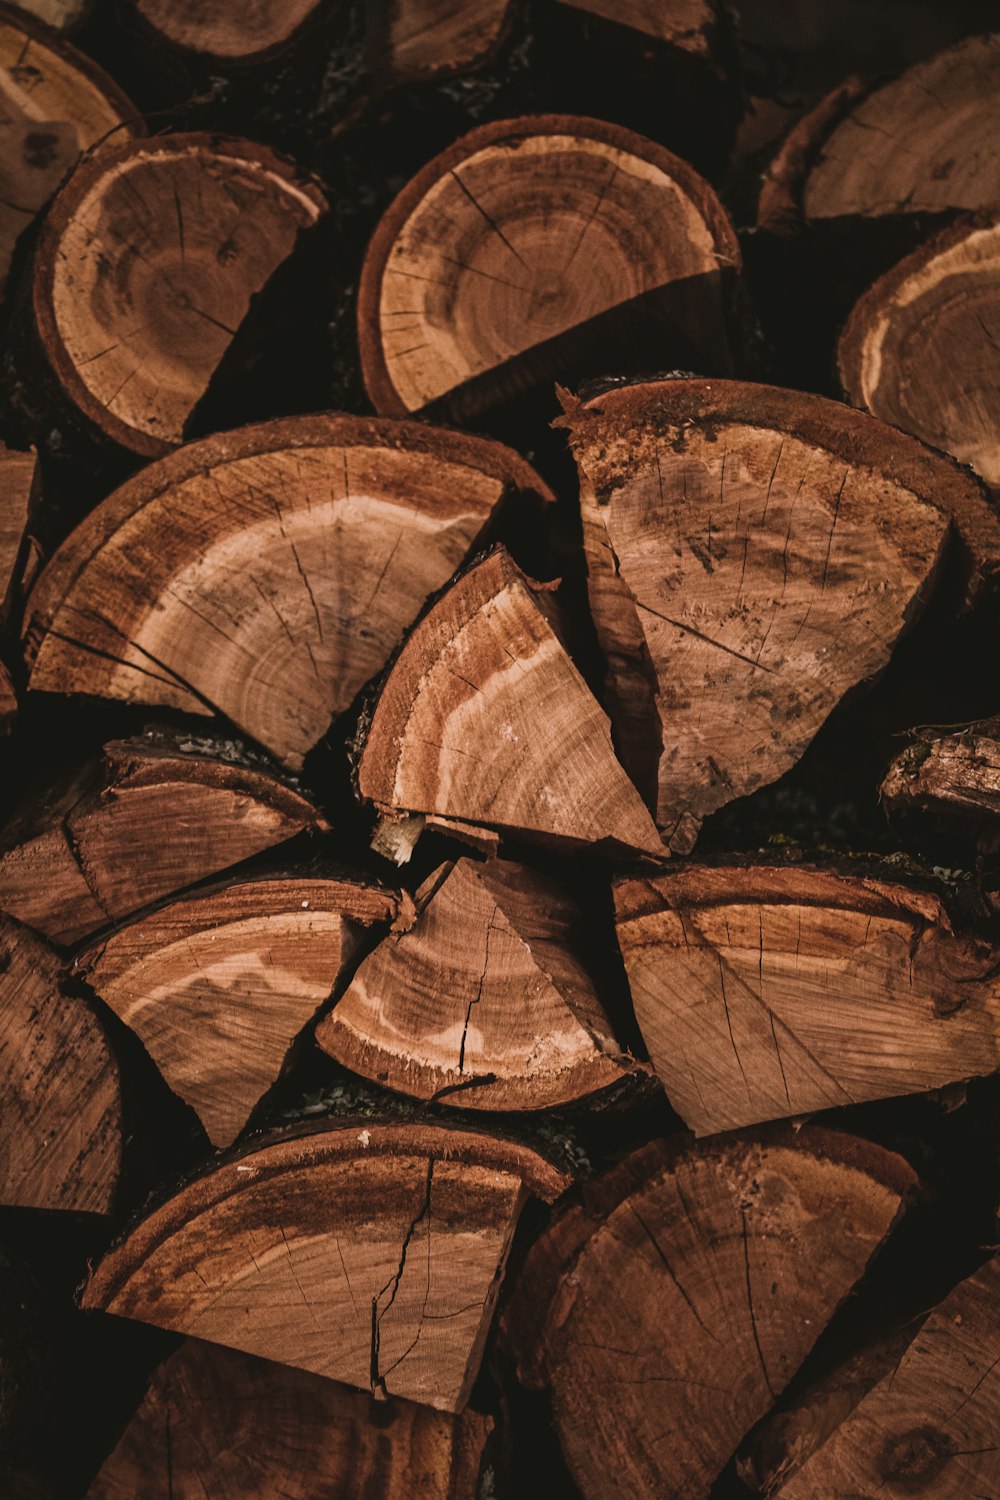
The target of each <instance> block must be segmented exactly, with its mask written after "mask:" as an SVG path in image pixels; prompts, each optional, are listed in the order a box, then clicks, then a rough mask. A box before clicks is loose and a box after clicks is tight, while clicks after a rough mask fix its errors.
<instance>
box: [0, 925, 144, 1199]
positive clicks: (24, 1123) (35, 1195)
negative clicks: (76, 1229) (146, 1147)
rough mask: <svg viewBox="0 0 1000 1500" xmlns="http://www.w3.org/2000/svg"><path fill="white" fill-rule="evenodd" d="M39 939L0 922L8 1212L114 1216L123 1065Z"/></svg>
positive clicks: (3, 1171) (0, 1151)
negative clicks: (39, 1210)
mask: <svg viewBox="0 0 1000 1500" xmlns="http://www.w3.org/2000/svg"><path fill="white" fill-rule="evenodd" d="M63 979H64V975H63V970H62V965H61V964H60V962H59V960H58V959H57V958H56V956H55V954H54V953H53V952H52V951H51V949H49V948H48V947H46V945H45V944H44V943H43V942H41V941H40V939H38V938H37V937H35V935H34V934H33V933H30V932H28V931H27V930H26V929H25V928H23V927H20V926H19V925H18V924H17V923H16V922H12V921H10V920H9V918H7V917H0V1204H2V1205H3V1206H4V1207H14V1208H46V1209H64V1210H69V1211H72V1212H75V1213H109V1212H110V1211H111V1208H112V1206H113V1203H114V1196H115V1190H116V1187H117V1184H118V1175H119V1172H120V1169H121V1155H122V1113H121V1096H120V1086H119V1076H118V1065H117V1063H116V1061H115V1059H114V1056H113V1054H112V1052H111V1050H110V1047H109V1045H108V1041H107V1038H106V1037H105V1034H104V1030H103V1027H102V1026H101V1024H100V1022H99V1021H98V1019H97V1017H96V1015H95V1014H94V1012H93V1011H92V1009H91V1008H90V1006H89V1005H88V1003H87V1001H86V1000H84V999H82V998H81V997H80V996H79V995H75V994H70V993H68V992H67V991H66V990H65V989H64V986H63Z"/></svg>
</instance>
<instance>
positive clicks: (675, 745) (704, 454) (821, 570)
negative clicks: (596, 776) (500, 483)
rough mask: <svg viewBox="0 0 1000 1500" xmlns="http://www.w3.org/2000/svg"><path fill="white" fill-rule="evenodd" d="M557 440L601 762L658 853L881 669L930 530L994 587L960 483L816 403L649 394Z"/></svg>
mask: <svg viewBox="0 0 1000 1500" xmlns="http://www.w3.org/2000/svg"><path fill="white" fill-rule="evenodd" d="M563 422H564V425H566V426H567V427H568V428H569V434H570V443H571V446H572V448H573V452H574V455H575V457H576V461H577V465H578V468H579V470H580V499H581V507H582V511H583V521H584V541H585V546H586V553H587V567H588V573H589V588H590V601H591V609H592V613H593V616H594V621H595V624H596V626H597V633H598V638H599V640H600V643H601V646H602V648H603V651H604V655H605V658H606V661H607V666H608V673H607V678H606V682H605V701H606V702H607V704H608V707H609V711H610V715H611V721H612V724H613V726H614V731H615V742H616V746H617V748H618V751H619V754H620V756H621V759H622V761H623V763H624V765H625V767H626V769H627V770H628V771H629V773H630V775H631V777H632V779H633V781H634V782H635V783H636V785H637V786H638V787H639V788H640V790H641V791H642V793H643V795H644V796H645V798H646V800H647V803H648V805H649V806H650V807H651V808H652V809H653V810H654V811H655V815H656V820H657V823H658V825H659V827H660V829H661V831H662V832H663V834H664V837H665V838H666V840H667V841H668V843H669V844H670V846H671V849H672V850H673V851H674V852H675V853H686V852H688V851H689V850H690V849H691V847H692V845H693V844H694V841H695V838H696V837H697V834H698V829H699V826H700V823H701V820H702V819H703V818H704V817H706V816H707V815H708V814H709V813H711V812H714V811H715V810H716V809H717V808H720V807H723V806H725V805H726V804H727V803H729V802H732V801H733V800H734V799H735V798H737V797H743V796H746V795H747V794H748V793H750V792H752V791H754V790H756V788H758V787H760V786H764V785H766V784H768V783H769V782H772V781H775V780H776V779H777V778H778V777H779V776H781V775H782V774H783V773H784V772H785V771H787V770H788V769H789V768H790V767H791V766H793V765H794V764H795V763H796V761H797V760H798V759H799V758H800V757H801V755H802V754H803V752H804V751H805V749H806V747H807V746H808V745H809V743H810V742H811V740H812V739H813V738H814V736H815V735H816V733H817V731H818V730H819V729H820V727H821V725H822V724H823V723H824V721H825V720H826V719H827V718H828V717H829V715H830V714H831V713H832V711H833V710H834V708H836V706H837V705H838V703H840V702H841V700H842V699H843V698H844V696H845V695H846V694H847V693H848V692H849V691H850V690H852V689H854V688H856V687H857V686H858V685H859V684H861V683H864V682H867V681H869V680H870V679H871V678H873V677H875V676H877V675H878V674H879V673H880V672H881V671H882V670H883V669H884V667H885V666H886V664H887V662H888V661H889V657H890V654H891V652H892V649H893V647H894V645H895V643H896V641H897V639H898V638H899V637H900V636H901V635H902V634H903V632H904V631H905V630H906V629H907V627H908V626H909V625H910V624H911V623H912V621H913V619H914V618H915V617H916V615H917V614H918V613H919V611H920V609H921V608H922V606H923V604H924V602H925V599H926V597H927V595H928V593H929V591H930V589H931V586H932V584H933V583H934V581H935V578H936V575H937V573H938V571H939V567H940V565H941V561H942V557H943V553H944V545H945V542H946V539H947V536H948V533H949V529H950V527H949V520H951V522H952V524H953V527H954V528H955V530H956V531H957V535H958V538H959V541H960V543H961V546H962V548H963V551H964V553H965V554H966V563H967V566H968V569H969V571H970V573H971V582H970V584H969V590H970V592H971V593H975V592H977V591H978V590H979V589H981V588H983V587H985V586H992V584H993V583H994V581H995V580H996V579H997V577H998V576H1000V521H998V519H997V517H996V515H995V514H994V513H993V511H992V510H991V509H990V508H989V507H988V505H987V503H986V500H985V497H984V496H983V494H982V493H981V489H980V487H979V486H978V485H977V483H976V482H975V480H973V479H972V478H971V477H970V476H968V475H966V474H964V473H963V472H962V471H961V470H960V469H958V468H957V466H955V465H953V464H951V463H949V462H948V461H947V460H945V459H943V458H941V457H940V456H938V455H936V454H934V453H931V452H930V451H929V450H927V449H925V448H923V447H922V446H921V445H920V444H918V443H916V442H915V441H914V440H913V439H911V438H909V437H907V436H905V435H904V434H901V433H898V432H896V431H895V430H894V429H892V428H889V427H885V426H883V425H882V424H881V423H878V422H874V421H873V420H872V419H871V418H869V417H866V416H862V415H861V414H859V413H854V412H851V411H850V410H849V409H847V408H845V407H842V406H840V405H837V404H835V403H833V402H830V401H825V400H823V399H822V398H820V397H818V396H808V395H802V394H800V393H798V392H792V391H779V390H776V389H773V388H771V387H767V386H750V385H744V384H742V383H737V382H725V381H713V382H712V383H710V384H709V383H708V382H704V381H694V380H667V381H651V382H647V383H645V384H637V385H632V386H626V387H622V388H617V389H612V390H608V391H606V392H604V393H603V394H600V395H597V396H594V397H593V398H592V399H590V400H588V401H586V402H584V403H582V404H578V405H574V406H572V407H571V408H570V409H569V411H568V413H567V415H566V416H565V417H564V419H563ZM963 565H965V564H963Z"/></svg>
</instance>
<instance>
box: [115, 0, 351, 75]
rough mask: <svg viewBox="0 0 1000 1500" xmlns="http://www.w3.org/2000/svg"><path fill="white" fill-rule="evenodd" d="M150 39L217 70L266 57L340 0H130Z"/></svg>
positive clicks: (273, 54) (279, 49)
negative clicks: (243, 0) (245, 0)
mask: <svg viewBox="0 0 1000 1500" xmlns="http://www.w3.org/2000/svg"><path fill="white" fill-rule="evenodd" d="M127 3H128V9H130V10H131V11H132V12H134V14H135V16H136V17H137V18H138V19H139V21H140V23H141V25H142V27H143V29H144V31H145V32H146V33H147V35H148V37H149V39H150V41H151V42H152V43H154V44H155V45H157V46H159V47H160V48H163V49H164V50H165V51H167V52H171V51H175V52H178V53H180V54H182V55H186V56H188V57H190V58H192V59H196V60H197V61H198V62H200V63H201V64H203V65H205V66H208V65H213V66H214V68H215V71H216V72H219V71H220V70H226V69H228V68H232V67H240V68H245V67H247V66H249V65H251V64H256V63H258V62H265V61H268V60H270V59H273V57H274V56H275V55H276V54H278V53H280V52H281V51H283V50H284V49H285V48H286V47H288V46H289V44H290V43H291V42H293V41H294V40H295V39H296V38H297V37H298V36H299V35H300V34H301V33H302V32H303V31H304V30H307V29H308V28H310V27H311V26H315V24H316V23H317V22H318V21H320V20H322V19H323V18H324V16H325V15H326V13H327V12H328V11H331V10H333V9H335V8H336V4H337V0H253V3H252V4H250V5H247V4H240V3H234V0H127Z"/></svg>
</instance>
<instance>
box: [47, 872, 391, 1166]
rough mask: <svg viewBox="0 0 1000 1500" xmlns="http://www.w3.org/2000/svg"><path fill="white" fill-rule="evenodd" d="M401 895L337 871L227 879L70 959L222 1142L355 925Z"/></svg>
mask: <svg viewBox="0 0 1000 1500" xmlns="http://www.w3.org/2000/svg"><path fill="white" fill-rule="evenodd" d="M400 905H401V902H400V897H399V896H398V894H397V893H395V892H392V891H388V890H380V889H379V888H378V887H376V886H372V885H365V884H364V883H362V882H361V881H359V880H352V879H346V878H331V877H325V878H324V877H322V876H305V875H269V876H267V877H263V878H258V879H255V880H229V881H226V882H225V883H222V884H219V885H215V886H212V887H210V888H208V889H204V890H201V889H200V890H199V891H198V892H197V893H196V894H194V895H192V896H188V897H180V898H179V899H177V900H174V901H171V902H169V903H168V904H167V905H165V906H163V907H160V908H159V909H157V910H155V911H153V912H151V913H150V914H149V915H147V916H143V917H139V918H137V919H136V920H135V921H133V922H130V923H128V924H127V925H125V926H122V927H119V928H117V929H116V930H115V931H113V932H111V933H109V934H108V935H107V936H106V937H103V938H101V939H100V940H99V941H97V942H96V943H94V944H92V945H91V946H90V947H88V948H85V949H84V950H83V952H82V953H80V954H79V955H78V957H77V959H76V963H75V968H76V970H77V971H78V972H79V973H80V974H82V976H83V977H84V978H85V979H86V980H87V981H88V983H89V984H90V986H91V987H92V989H93V990H94V991H95V992H96V993H97V994H98V995H99V996H100V997H101V999H102V1000H103V1001H104V1002H105V1003H106V1004H107V1005H108V1006H110V1008H111V1009H112V1010H113V1011H114V1012H115V1014H116V1015H118V1016H120V1017H121V1019H122V1020H123V1021H124V1022H125V1024H126V1025H127V1026H130V1027H131V1028H132V1029H133V1031H135V1033H136V1035H137V1036H138V1037H139V1038H140V1040H141V1041H142V1043H143V1045H144V1046H145V1048H146V1050H147V1052H148V1053H149V1054H150V1056H151V1057H152V1059H153V1061H154V1062H155V1063H156V1065H157V1067H158V1068H159V1070H160V1072H161V1073H162V1074H163V1077H164V1078H165V1079H166V1081H167V1083H168V1084H169V1085H170V1087H171V1088H172V1089H173V1090H174V1092H175V1093H177V1094H179V1095H180V1096H181V1098H182V1099H184V1100H185V1102H186V1103H188V1104H190V1105H191V1107H192V1108H193V1109H194V1111H195V1112H196V1114H197V1115H198V1117H199V1119H200V1120H201V1122H202V1124H203V1125H204V1127H205V1131H206V1133H207V1135H208V1137H209V1139H210V1140H211V1142H212V1144H213V1145H215V1146H228V1145H230V1144H231V1143H232V1141H233V1140H234V1139H235V1138H236V1136H237V1135H238V1134H239V1132H240V1130H241V1129H242V1128H243V1125H244V1124H245V1122H246V1119H247V1116H248V1115H249V1114H250V1112H251V1110H252V1109H253V1107H254V1105H255V1104H256V1103H257V1101H258V1099H259V1098H260V1097H261V1095H262V1094H264V1093H265V1092H266V1090H267V1089H268V1088H269V1087H270V1085H271V1084H272V1083H273V1082H274V1080H275V1079H276V1077H277V1076H278V1072H279V1070H280V1068H281V1064H282V1062H283V1060H284V1057H285V1053H286V1052H287V1051H288V1048H289V1046H290V1045H291V1043H292V1041H293V1039H294V1038H295V1037H296V1036H297V1035H298V1033H299V1032H300V1031H301V1030H302V1028H303V1026H305V1024H306V1022H307V1021H308V1020H310V1018H311V1017H312V1016H313V1015H314V1014H315V1012H316V1011H317V1010H318V1009H319V1007H320V1006H321V1005H322V1004H323V1003H324V1002H325V1001H326V1000H327V999H328V998H329V996H330V993H331V991H332V990H333V988H334V986H335V984H336V982H337V979H338V976H339V974H340V971H341V969H342V967H343V966H344V965H345V964H347V963H348V962H349V960H350V959H351V957H352V954H353V952H354V949H355V948H356V946H357V939H358V934H359V933H360V931H361V930H362V929H363V928H364V927H367V926H369V925H370V924H372V923H378V922H384V923H388V922H390V921H392V920H394V919H395V918H396V917H397V916H398V915H399V914H400ZM409 919H410V920H412V917H410V918H409Z"/></svg>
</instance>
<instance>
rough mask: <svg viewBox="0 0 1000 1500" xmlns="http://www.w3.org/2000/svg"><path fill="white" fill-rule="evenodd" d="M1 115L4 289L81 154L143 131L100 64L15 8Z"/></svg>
mask: <svg viewBox="0 0 1000 1500" xmlns="http://www.w3.org/2000/svg"><path fill="white" fill-rule="evenodd" d="M56 8H57V7H55V6H53V9H56ZM49 19H50V16H49V15H43V16H42V20H49ZM0 113H2V116H3V120H2V124H0V160H2V163H3V166H2V170H0V290H2V288H3V284H4V282H5V281H6V279H7V273H8V271H9V270H10V261H11V256H12V255H13V253H14V246H15V244H16V243H17V240H18V238H19V237H20V235H21V234H22V233H23V231H24V230H25V229H27V227H28V226H29V224H31V222H32V221H33V219H34V218H35V216H36V214H38V213H39V212H40V211H41V210H42V209H43V208H44V207H45V204H46V203H47V202H48V200H49V198H50V197H51V196H52V194H53V193H54V192H55V190H56V188H57V187H58V186H59V184H60V183H61V182H62V180H63V178H64V177H65V176H66V174H67V173H68V172H69V171H70V170H71V169H72V167H73V166H74V165H75V163H76V162H77V161H79V159H80V156H81V155H82V153H83V152H84V151H90V150H91V149H92V148H93V147H95V146H97V145H98V144H99V143H101V142H103V141H104V139H105V137H106V136H108V135H110V134H112V133H113V138H114V140H115V141H118V140H120V139H121V138H122V137H125V138H128V137H130V136H133V135H135V134H137V130H138V124H139V122H138V117H137V116H136V112H135V107H134V106H133V105H132V104H131V103H130V102H129V100H128V99H126V97H125V95H124V94H123V93H122V91H121V90H120V89H119V87H118V85H117V84H116V83H114V82H112V80H111V79H110V78H109V77H108V76H107V74H106V73H105V72H103V70H102V69H101V68H99V67H98V66H97V65H96V63H93V62H91V60H90V58H89V57H85V56H84V54H83V53H82V52H78V51H77V50H76V48H75V47H72V46H70V44H69V43H68V42H65V41H63V40H62V39H61V38H60V37H59V36H58V35H57V33H56V32H55V31H52V30H50V29H49V27H48V26H45V25H41V24H40V23H39V21H37V20H35V19H34V17H33V16H31V15H28V14H26V12H25V11H24V10H20V9H15V7H14V6H11V5H0ZM101 154H103V151H102V153H101Z"/></svg>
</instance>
